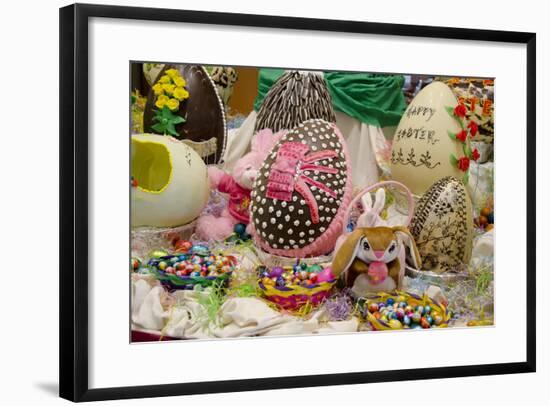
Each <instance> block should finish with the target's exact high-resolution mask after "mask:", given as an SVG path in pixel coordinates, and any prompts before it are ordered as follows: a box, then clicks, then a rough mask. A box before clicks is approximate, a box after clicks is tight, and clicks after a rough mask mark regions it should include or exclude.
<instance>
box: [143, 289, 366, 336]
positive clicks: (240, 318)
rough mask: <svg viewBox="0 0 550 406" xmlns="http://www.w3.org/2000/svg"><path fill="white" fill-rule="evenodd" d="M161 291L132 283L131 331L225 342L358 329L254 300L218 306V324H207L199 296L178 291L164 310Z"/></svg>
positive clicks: (352, 321) (356, 323)
mask: <svg viewBox="0 0 550 406" xmlns="http://www.w3.org/2000/svg"><path fill="white" fill-rule="evenodd" d="M162 292H163V288H162V287H160V286H158V285H157V286H151V284H149V283H147V282H146V281H144V280H141V279H140V280H133V281H132V322H133V328H135V329H140V330H149V331H151V330H154V331H157V332H158V333H159V334H162V335H166V336H171V337H177V338H228V337H250V336H257V335H266V336H267V335H269V336H273V335H298V334H317V333H336V332H354V331H358V329H359V320H358V319H357V318H355V317H353V318H351V319H350V320H345V321H333V322H330V321H325V320H326V319H327V318H326V315H325V314H324V311H323V310H317V311H315V312H314V313H312V314H311V315H310V317H309V318H307V319H302V318H300V317H294V316H291V315H289V314H284V313H281V312H278V311H276V310H274V309H273V308H271V307H270V306H268V305H267V303H266V302H264V301H263V300H261V299H259V298H256V297H230V298H228V299H227V300H226V301H225V302H224V303H223V305H222V306H221V308H220V310H219V313H218V321H217V322H216V323H213V322H211V321H210V320H209V319H208V317H207V316H206V314H205V310H204V308H203V306H202V305H201V304H200V303H199V301H198V299H199V296H200V295H208V294H209V291H208V290H205V291H203V292H197V291H188V290H182V291H177V292H175V293H174V294H173V296H174V298H175V300H176V305H174V306H172V307H171V308H168V309H164V308H163V306H162V303H161V293H162Z"/></svg>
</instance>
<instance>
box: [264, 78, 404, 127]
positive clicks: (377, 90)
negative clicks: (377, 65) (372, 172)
mask: <svg viewBox="0 0 550 406" xmlns="http://www.w3.org/2000/svg"><path fill="white" fill-rule="evenodd" d="M283 73H284V70H283V69H260V72H259V78H258V96H257V97H256V100H255V101H254V110H256V111H258V110H259V108H260V105H261V104H262V102H263V100H264V98H265V95H266V94H267V92H268V91H269V89H270V88H271V86H273V84H274V83H275V82H276V81H277V79H279V78H280V77H281V75H282V74H283ZM324 75H325V81H326V83H327V87H328V90H329V92H330V95H331V97H332V104H333V106H334V109H335V110H338V111H341V112H343V113H346V114H347V115H349V116H351V117H354V118H356V119H357V120H359V121H361V122H363V123H367V124H371V125H375V126H378V127H386V126H393V125H397V124H398V123H399V120H400V119H401V116H402V115H403V112H404V111H405V107H406V104H405V97H404V96H403V90H402V89H403V83H404V81H405V78H404V77H403V75H386V74H372V73H343V72H326V73H325V74H324Z"/></svg>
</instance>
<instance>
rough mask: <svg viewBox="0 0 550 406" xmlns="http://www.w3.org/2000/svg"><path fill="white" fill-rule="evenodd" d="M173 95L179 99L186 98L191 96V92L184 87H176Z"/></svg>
mask: <svg viewBox="0 0 550 406" xmlns="http://www.w3.org/2000/svg"><path fill="white" fill-rule="evenodd" d="M173 96H174V97H175V98H176V99H178V100H180V101H181V100H185V99H187V98H188V97H189V92H188V91H187V90H185V89H184V88H183V87H176V89H175V90H174V93H173Z"/></svg>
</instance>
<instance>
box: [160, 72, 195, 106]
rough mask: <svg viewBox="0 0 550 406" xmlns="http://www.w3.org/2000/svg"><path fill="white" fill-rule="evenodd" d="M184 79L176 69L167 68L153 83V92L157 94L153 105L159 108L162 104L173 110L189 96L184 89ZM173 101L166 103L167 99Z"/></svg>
mask: <svg viewBox="0 0 550 406" xmlns="http://www.w3.org/2000/svg"><path fill="white" fill-rule="evenodd" d="M186 84H187V83H186V82H185V79H184V78H182V77H181V75H180V73H179V71H178V70H177V69H167V70H166V72H165V73H164V75H162V76H161V77H160V78H159V80H158V82H157V83H156V84H155V85H153V92H154V93H155V96H157V101H156V103H155V105H156V106H157V107H158V108H159V109H161V108H163V107H164V106H166V107H168V108H169V109H170V110H172V111H175V110H177V109H178V108H179V103H180V102H181V101H183V100H185V99H187V98H189V92H188V91H187V90H186V89H185V85H186ZM170 99H172V100H173V101H172V102H171V103H170V105H168V100H170Z"/></svg>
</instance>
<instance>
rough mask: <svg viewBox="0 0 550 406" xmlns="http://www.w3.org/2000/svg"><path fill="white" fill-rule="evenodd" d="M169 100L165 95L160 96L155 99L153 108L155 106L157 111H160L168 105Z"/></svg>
mask: <svg viewBox="0 0 550 406" xmlns="http://www.w3.org/2000/svg"><path fill="white" fill-rule="evenodd" d="M169 100H170V98H169V97H168V96H166V95H165V94H161V95H160V96H159V97H158V98H157V101H156V103H155V106H157V107H158V108H159V109H161V108H163V107H164V106H165V105H166V104H167V103H168V101H169ZM168 108H170V106H168Z"/></svg>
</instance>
